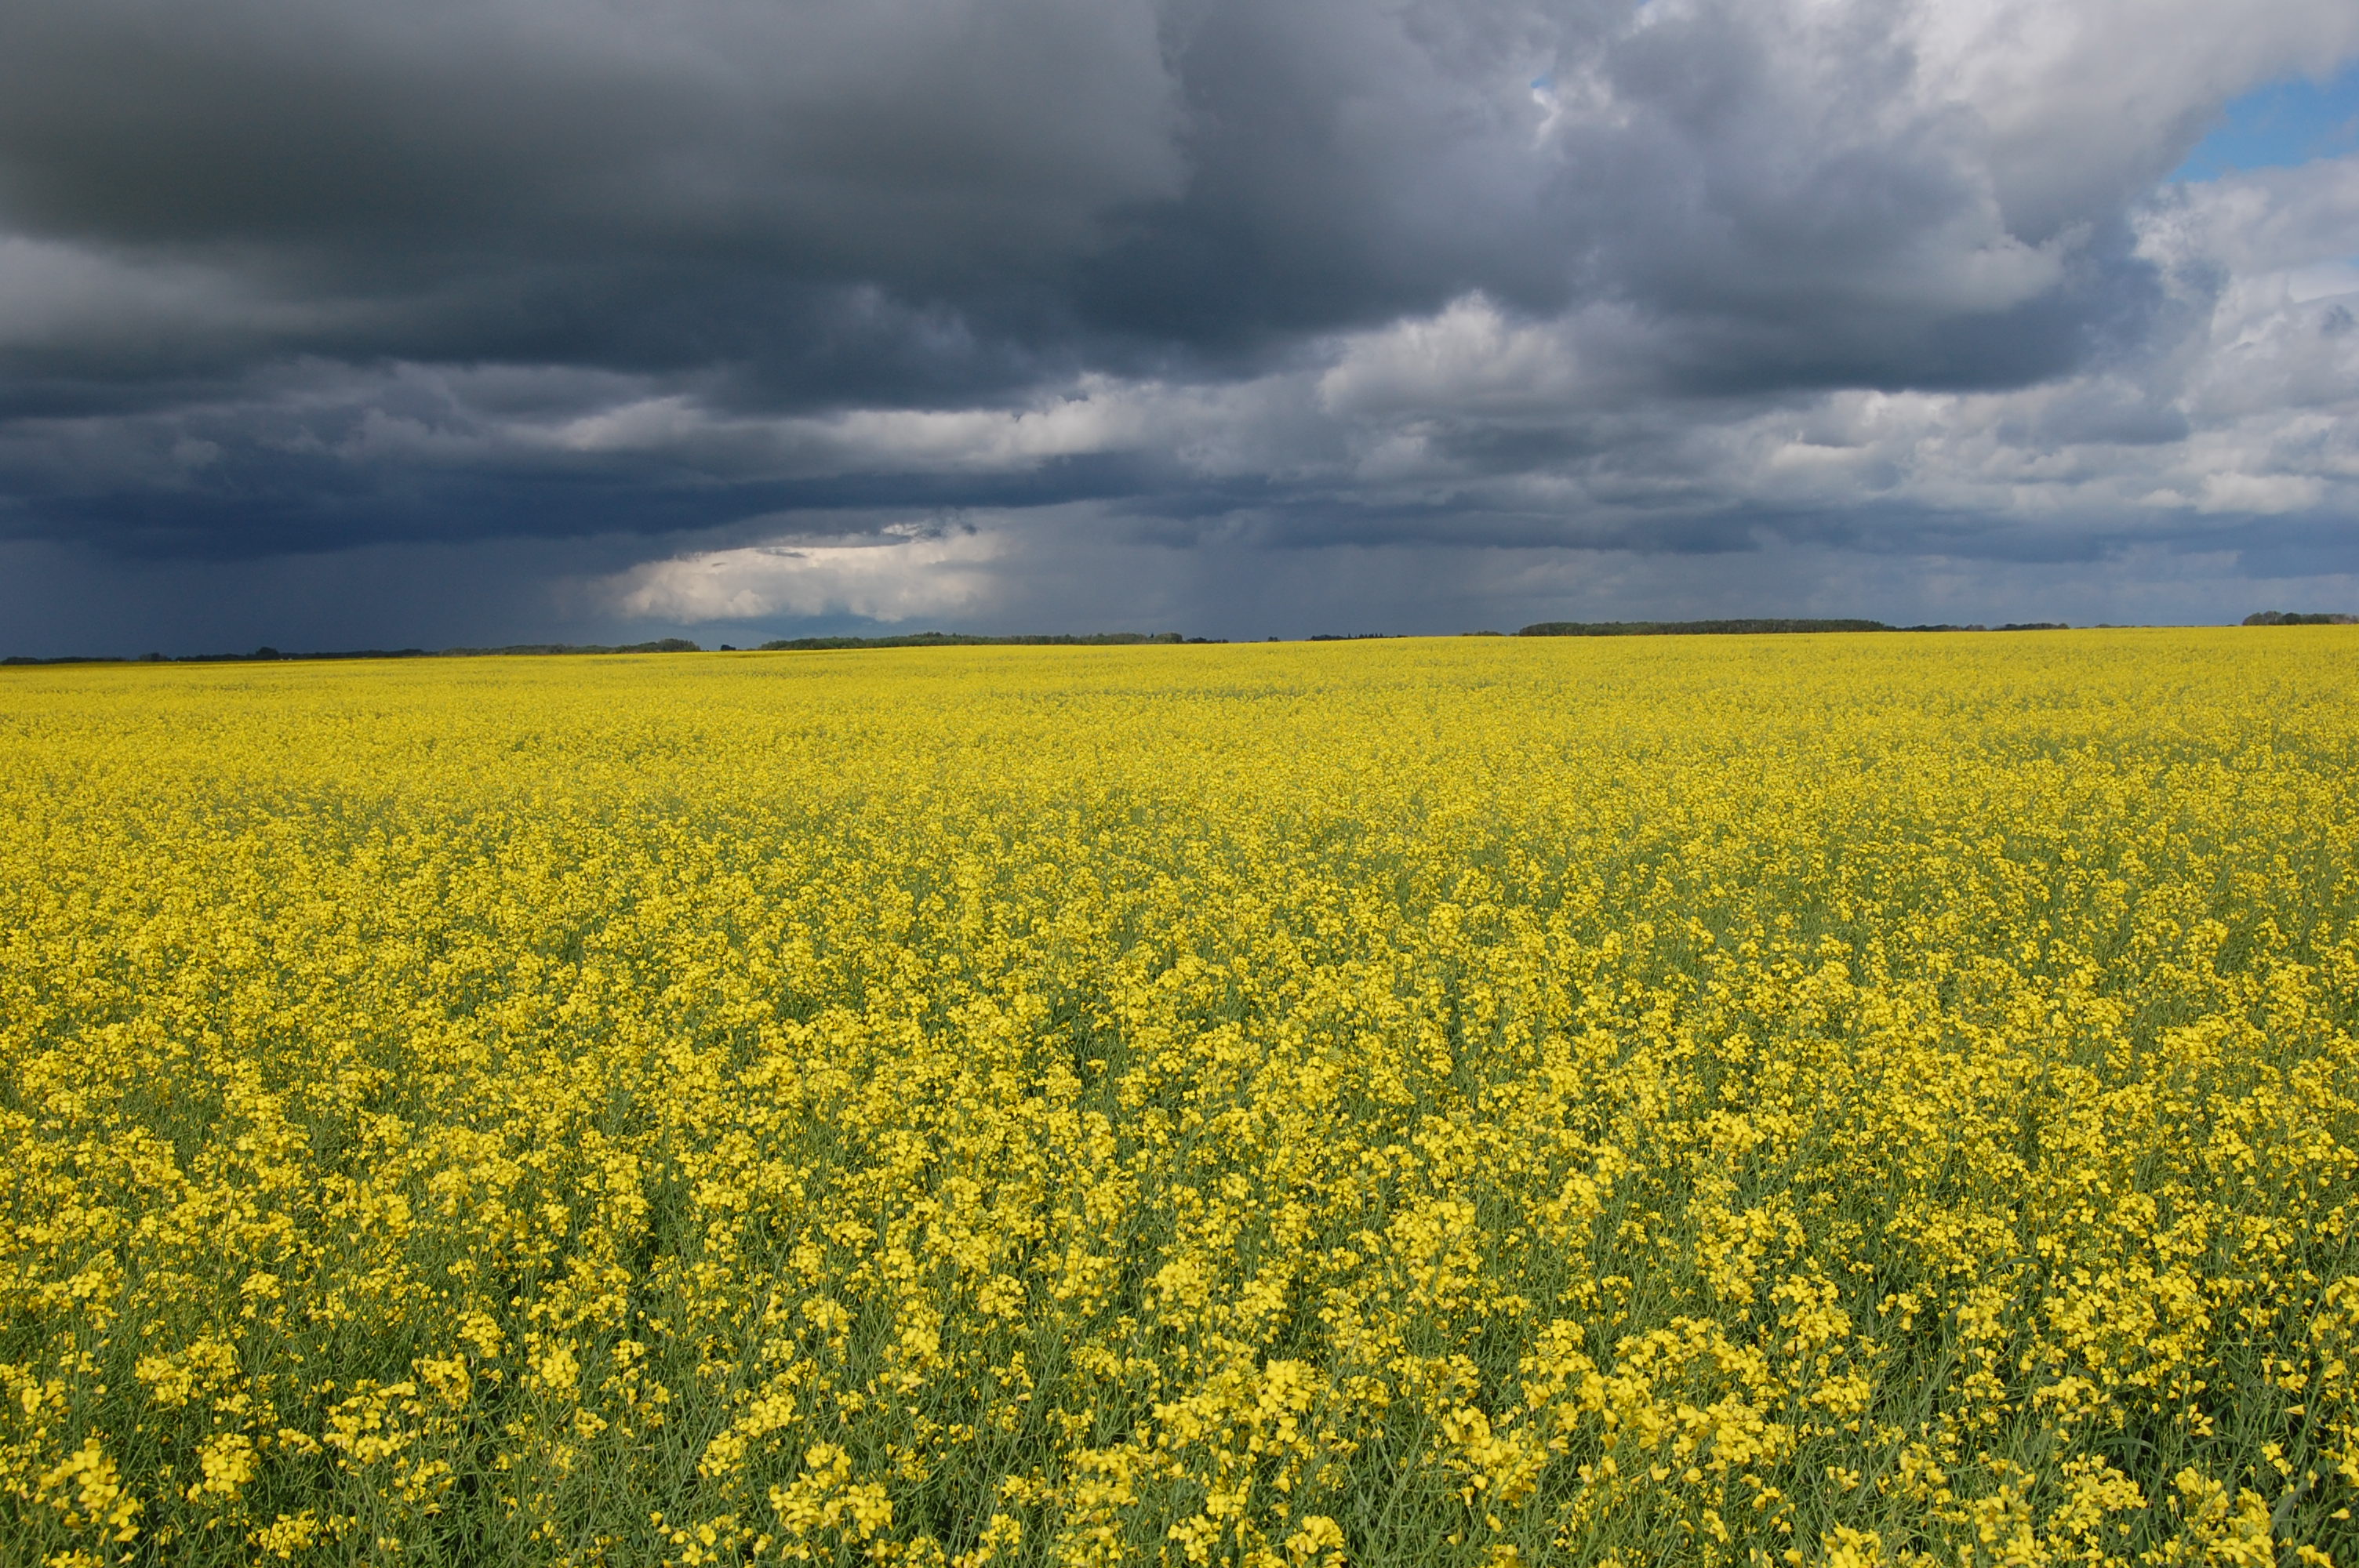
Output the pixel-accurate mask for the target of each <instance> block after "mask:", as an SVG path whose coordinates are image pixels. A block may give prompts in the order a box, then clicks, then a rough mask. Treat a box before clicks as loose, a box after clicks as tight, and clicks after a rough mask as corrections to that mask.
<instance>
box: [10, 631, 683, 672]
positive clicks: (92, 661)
mask: <svg viewBox="0 0 2359 1568" xmlns="http://www.w3.org/2000/svg"><path fill="white" fill-rule="evenodd" d="M701 652H703V650H702V649H701V648H700V647H698V646H697V645H696V644H695V643H691V642H690V641H689V640H688V639H687V638H685V637H659V638H658V639H657V640H656V641H654V642H652V643H611V644H610V643H509V644H508V645H507V646H506V647H504V648H339V649H335V650H332V651H324V652H320V653H311V654H283V653H280V652H279V651H278V650H277V649H276V648H272V647H261V648H256V649H255V650H254V652H252V653H250V654H140V655H139V656H138V657H137V658H136V659H125V658H121V657H118V656H116V655H114V654H63V655H60V657H57V658H53V659H32V658H27V657H26V656H25V655H23V654H15V655H12V656H11V657H8V658H5V659H0V665H252V664H271V663H277V662H282V661H286V660H290V659H305V660H309V659H484V658H496V657H499V656H502V655H505V654H697V653H701Z"/></svg>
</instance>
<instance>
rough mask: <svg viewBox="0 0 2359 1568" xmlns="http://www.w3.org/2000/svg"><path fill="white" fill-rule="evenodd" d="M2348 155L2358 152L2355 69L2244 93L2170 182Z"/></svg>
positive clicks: (2358, 68)
mask: <svg viewBox="0 0 2359 1568" xmlns="http://www.w3.org/2000/svg"><path fill="white" fill-rule="evenodd" d="M2352 152H2359V64H2354V65H2353V66H2351V67H2349V68H2348V69H2346V70H2343V72H2342V74H2340V75H2339V76H2334V77H2332V78H2329V79H2328V80H2326V81H2310V80H2309V79H2307V78H2301V77H2297V78H2296V79H2294V80H2293V81H2280V82H2276V83H2274V84H2272V85H2270V86H2267V87H2264V88H2262V89H2261V90H2260V91H2258V92H2247V93H2246V94H2245V96H2243V97H2242V98H2239V99H2237V100H2236V101H2235V102H2234V103H2231V104H2229V105H2228V107H2227V109H2226V110H2225V111H2224V112H2223V114H2222V115H2221V117H2220V123H2219V124H2217V125H2215V126H2213V127H2212V134H2211V135H2208V136H2205V137H2204V138H2203V140H2202V141H2201V142H2199V143H2198V144H2196V147H2195V150H2194V151H2193V152H2191V153H2190V154H2188V155H2187V161H2186V162H2184V163H2182V164H2180V166H2179V168H2177V169H2175V170H2173V171H2172V173H2171V176H2170V178H2172V179H2174V180H2201V179H2217V178H2220V177H2221V176H2222V175H2223V174H2234V173H2235V172H2237V171H2239V170H2243V169H2255V168H2292V167H2294V166H2296V165H2299V164H2305V163H2309V162H2310V160H2312V159H2313V158H2321V157H2340V156H2342V155H2343V154H2345V153H2352Z"/></svg>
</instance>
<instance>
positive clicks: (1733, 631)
mask: <svg viewBox="0 0 2359 1568" xmlns="http://www.w3.org/2000/svg"><path fill="white" fill-rule="evenodd" d="M1897 629H1898V628H1897V627H1892V626H1886V624H1885V623H1884V622H1881V621H1542V622H1538V623H1537V624H1535V625H1531V626H1527V627H1525V628H1524V629H1523V630H1522V631H1520V632H1518V633H1516V635H1517V636H1518V637H1722V636H1731V637H1734V636H1752V635H1755V634H1756V633H1764V632H1891V631H1897Z"/></svg>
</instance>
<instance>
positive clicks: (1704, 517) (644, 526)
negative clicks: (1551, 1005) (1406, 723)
mask: <svg viewBox="0 0 2359 1568" xmlns="http://www.w3.org/2000/svg"><path fill="white" fill-rule="evenodd" d="M2354 56H2359V12H2354V10H2353V9H2352V8H2351V7H2350V6H2349V5H2344V4H2340V3H2333V0H2272V3H2265V4H2258V5H2251V6H2245V7H2238V8H2228V7H2222V6H2219V5H2215V4H2212V3H2210V0H2178V3H2173V4H2165V5H2156V4H2154V3H2152V0H2139V3H2136V4H2133V3H2132V0H2074V3H2071V4H2066V5H2056V4H2044V5H2033V4H2029V3H2017V0H1980V3H1973V4H1968V3H1962V0H1958V3H1946V4H1938V5H1928V4H1901V3H1897V0H1772V3H1770V4H1757V3H1747V4H1740V3H1738V0H1647V4H1643V5H1636V6H1632V5H1627V4H1624V3H1618V0H1617V3H1615V4H1611V5H1606V4H1595V5H1593V4H1585V3H1569V4H1524V3H1517V0H1452V3H1449V4H1440V3H1414V0H1413V3H1406V4H1399V5H1388V6H1383V7H1375V6H1368V5H1357V4H1344V3H1343V0H1333V3H1328V0H1278V3H1276V4H1272V3H1269V0H1256V3H1247V0H1169V3H1165V4H1148V3H1146V0H1136V3H1132V0H1114V3H1110V4H1109V3H1105V0H1090V3H1089V4H1081V3H1078V0H989V3H984V0H919V3H917V4H911V5H885V6H866V7H850V8H846V7H842V6H836V5H821V4H818V3H816V0H784V3H779V4H770V5H761V6H749V5H741V4H737V3H736V0H682V3H681V4H679V5H674V6H670V7H667V8H666V9H664V10H663V11H661V12H660V13H658V12H652V11H647V10H646V9H645V8H644V7H642V8H637V9H633V8H630V7H618V6H613V5H605V4H603V3H597V4H593V3H591V0H509V3H503V4H493V5H474V6H464V7H461V6H429V7H424V8H420V7H408V8H406V9H405V8H400V7H396V8H391V9H387V8H385V7H381V6H379V7H366V6H360V5H344V4H341V3H338V0H329V3H325V4H321V3H317V0H313V3H307V4H306V5H300V6H299V5H293V4H291V0H230V3H229V4H227V5H219V6H212V7H208V8H206V9H205V10H203V11H202V12H201V13H200V12H192V11H190V10H189V9H188V8H186V7H173V6H168V5H162V4H160V3H159V0H78V3H76V4H73V5H65V4H61V3H53V0H28V3H27V4H25V5H17V6H13V7H11V8H10V9H9V11H8V13H7V15H6V16H5V18H0V563H5V564H6V565H7V566H8V568H9V580H8V581H6V582H5V583H0V617H6V618H7V622H6V623H7V624H8V625H9V626H11V627H13V628H15V631H14V633H13V634H12V640H13V642H14V643H17V644H24V646H22V647H21V648H20V647H12V648H11V649H9V650H6V651H37V652H38V651H59V649H58V647H57V644H58V643H60V640H62V641H63V642H66V643H75V644H78V645H79V644H81V643H86V642H88V641H89V639H92V638H95V639H98V640H99V643H121V642H123V641H124V640H125V639H129V640H131V641H143V642H144V641H166V640H169V639H172V638H178V639H181V640H183V641H184V642H192V643H198V644H201V645H231V644H234V643H237V642H239V641H242V640H244V639H245V638H246V637H247V636H249V635H251V636H252V637H254V638H255V640H271V641H276V642H279V643H294V642H300V641H304V640H305V639H303V638H301V637H299V636H298V635H296V633H295V632H294V631H292V630H288V629H285V628H290V627H295V626H300V627H305V628H311V629H314V635H313V636H312V638H311V639H310V640H311V641H312V642H314V643H336V642H339V641H342V642H366V641H381V640H386V639H387V638H388V637H389V638H391V639H393V640H398V641H421V640H430V639H432V638H434V637H436V636H444V637H445V638H446V640H451V641H479V640H486V639H498V638H503V637H505V636H507V635H510V634H513V635H516V636H518V637H523V636H528V635H529V636H538V635H550V634H564V633H567V632H568V631H569V630H571V631H577V632H578V633H580V634H582V635H583V636H589V635H593V634H601V635H603V634H620V633H622V632H624V631H626V630H630V629H634V628H641V629H650V630H652V629H657V628H663V629H680V628H690V627H701V628H706V629H707V630H708V631H709V632H712V633H717V634H720V635H728V634H730V633H733V632H735V633H742V636H741V640H745V639H751V638H754V637H757V636H758V635H760V634H762V633H765V632H782V631H788V630H793V629H796V628H799V627H803V626H806V625H817V624H821V623H826V624H830V625H834V624H839V623H842V624H850V623H853V622H883V623H891V624H908V623H913V622H927V623H936V624H955V625H973V626H976V627H978V628H990V629H1023V630H1093V629H1098V628H1099V627H1100V626H1111V625H1114V624H1124V625H1139V626H1145V627H1149V628H1150V629H1161V628H1163V627H1166V626H1172V627H1179V628H1181V629H1185V630H1189V631H1202V632H1208V633H1213V634H1229V635H1246V634H1256V635H1257V634H1264V633H1265V630H1266V633H1284V634H1300V633H1305V632H1310V631H1318V630H1347V629H1348V630H1377V629H1384V630H1446V629H1454V628H1455V627H1456V626H1458V625H1459V624H1461V623H1463V624H1495V623H1501V622H1513V621H1514V620H1516V619H1517V617H1518V616H1522V617H1525V618H1528V619H1539V618H1544V617H1547V616H1549V615H1552V614H1557V613H1571V612H1576V611H1577V612H1581V613H1613V612H1616V611H1621V612H1626V613H1630V614H1660V613H1674V612H1682V611H1691V612H1695V613H1721V612H1756V613H1784V612H1798V613H1799V612H1806V611H1823V612H1828V613H1867V614H1884V615H1888V616H1894V617H1898V618H1918V617H1920V616H1921V617H1922V618H1936V619H1941V618H1954V619H1984V618H2027V617H2029V616H2031V615H2033V614H2035V613H2038V614H2043V615H2055V614H2058V613H2059V612H2060V611H2061V612H2067V613H2065V618H2071V619H2076V620H2096V619H2114V620H2133V619H2153V618H2164V619H2172V618H2179V619H2217V618H2222V617H2223V616H2232V615H2234V614H2239V613H2242V612H2243V611H2245V610H2247V609H2251V608H2259V607H2260V606H2259V605H2258V604H2256V603H2249V602H2246V600H2250V599H2252V598H2253V597H2254V596H2255V595H2258V594H2264V593H2276V594H2277V595H2278V596H2279V597H2290V598H2291V599H2299V600H2302V601H2303V603H2304V604H2307V602H2308V600H2310V599H2319V598H2321V596H2328V597H2331V596H2334V595H2338V594H2339V595H2343V596H2344V597H2346V598H2347V597H2349V596H2350V588H2351V582H2352V574H2353V573H2354V571H2359V543H2354V535H2353V531H2352V526H2351V521H2352V519H2353V518H2354V515H2359V507H2354V503H2359V436H2354V431H2359V421H2354V416H2359V330H2354V319H2359V260H2354V258H2359V157H2342V158H2335V159H2322V160H2320V161H2316V162H2312V163H2310V164H2308V165H2306V166H2303V167H2300V168H2288V169H2278V170H2267V171H2260V172H2256V173H2251V174H2243V175H2231V176H2227V177H2224V178H2218V179H2214V180H2211V181H2208V182H2205V183H2201V184H2194V185H2179V184H2166V183H2163V180H2164V177H2165V176H2166V175H2167V174H2168V173H2169V171H2170V170H2171V169H2173V168H2176V167H2178V165H2179V164H2180V161H2181V160H2182V159H2183V158H2185V157H2186V156H2187V154H2188V152H2189V150H2190V147H2192V146H2194V145H2195V144H2196V142H2197V141H2198V140H2199V139H2200V138H2201V135H2203V133H2204V131H2205V129H2206V128H2207V127H2208V126H2209V125H2210V124H2212V123H2213V122H2214V121H2215V119H2216V117H2217V116H2218V114H2219V113H2220V111H2221V109H2222V107H2223V105H2224V104H2225V103H2228V102H2229V101H2231V100H2232V99H2234V97H2235V96H2237V95H2238V94H2240V93H2242V92H2246V91H2248V90H2250V89H2252V88H2254V87H2256V86H2257V85H2260V84H2262V83H2265V82H2267V81H2273V80H2277V79H2280V78H2282V77H2284V76H2286V75H2288V73H2291V72H2294V71H2297V70H2332V68H2333V67H2334V66H2335V65H2336V64H2337V63H2338V62H2340V61H2343V60H2345V59H2351V58H2353V57H2354ZM461 558H464V559H467V560H470V561H473V562H474V563H475V565H474V567H473V568H471V569H473V571H474V572H475V574H476V576H475V578H474V579H472V580H471V582H470V584H469V587H468V589H467V590H466V591H465V592H463V593H462V592H458V591H457V590H455V589H453V588H452V587H451V582H450V579H449V576H448V573H447V571H446V570H444V569H443V568H441V567H438V566H435V565H434V564H433V563H436V562H440V563H444V565H445V566H447V564H448V563H449V562H451V561H453V560H458V559H461ZM363 561H366V562H371V563H375V565H374V566H373V567H371V568H369V569H365V570H364V569H360V568H359V566H358V565H357V563H360V562H363ZM171 582H179V583H182V584H190V583H197V582H202V583H205V584H207V585H210V586H209V589H208V592H207V594H206V595H205V596H203V598H204V601H205V602H206V603H209V604H210V605H212V607H213V608H212V610H211V611H206V610H204V609H202V608H201V607H199V608H193V609H192V608H190V606H189V605H187V604H186V603H185V602H182V601H180V600H174V598H173V596H172V595H171V594H170V593H168V592H166V591H165V590H163V589H160V588H158V586H157V585H158V584H164V583H171ZM185 598H186V596H185V595H183V596H181V599H182V600H185ZM2032 600H2041V602H2040V603H2038V604H2034V603H2033V602H2031V601H2032ZM2272 602H2274V600H2272ZM171 604H177V606H178V607H177V608H171V609H169V610H167V608H166V607H167V606H168V605H171ZM2297 607H2299V606H2297ZM2332 607H2334V608H2343V607H2345V606H2343V604H2341V603H2340V602H2338V603H2336V604H2335V605H2333V606H2332ZM2350 607H2352V608H2359V605H2354V606H2350ZM274 617H276V619H275V620H274V619H273V618H274ZM402 626H414V627H416V628H418V630H416V631H415V632H411V633H404V632H403V631H402V630H401V629H400V628H401V627H402ZM443 626H447V627H449V628H450V632H449V633H435V632H431V631H429V630H428V628H429V627H443ZM340 632H342V633H349V634H348V635H339V633H340ZM34 644H38V645H34ZM93 645H95V644H93Z"/></svg>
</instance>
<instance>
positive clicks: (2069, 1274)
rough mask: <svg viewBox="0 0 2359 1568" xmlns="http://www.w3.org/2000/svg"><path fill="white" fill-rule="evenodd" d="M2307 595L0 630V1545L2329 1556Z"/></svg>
mask: <svg viewBox="0 0 2359 1568" xmlns="http://www.w3.org/2000/svg"><path fill="white" fill-rule="evenodd" d="M2354 781H2359V634H2354V635H2346V634H2344V633H2342V632H2340V631H2338V630H2335V629H2332V628H2328V629H2313V628H2301V629H2294V630H2287V631H2282V632H2280V631H2239V632H2234V633H2224V632H2223V633H2206V632H2176V633H2172V632H2152V633H2061V634H2052V635H2051V634H2034V633H2025V634H2017V635H2010V636H2007V637H1998V636H1983V637H1971V636H1942V635H1923V636H1917V637H1908V638H1901V637H1865V636H1854V637H1836V638H1819V637H1783V638H1760V639H1746V638H1720V639H1629V640H1599V641H1587V640H1561V641H1554V640H1551V641H1541V640H1531V641H1521V640H1505V641H1495V640H1473V639H1469V640H1452V641H1446V642H1444V641H1426V642H1418V641H1404V642H1392V643H1352V644H1316V645H1301V644H1296V645H1287V646H1277V647H1190V648H1184V649H1183V648H1176V647H1142V648H1107V649H1049V648H1038V649H1036V648H1005V649H973V650H956V651H940V650H912V651H908V652H898V653H867V654H767V655H765V654H746V655H727V654H705V655H696V656H674V657H647V658H635V659H592V658H575V659H565V660H542V661H535V660H482V661H451V662H442V661H422V662H411V663H398V664H396V663H383V664H357V663H356V664H350V665H229V666H213V667H198V666H185V665H184V666H167V667H160V668H140V667H125V668H79V669H59V668H53V667H44V668H40V669H36V670H22V671H10V672H7V673H6V674H5V676H0V1204H5V1209H0V1249H5V1258H0V1560H5V1562H7V1563H41V1562H46V1563H52V1564H57V1565H60V1568H63V1565H67V1564H73V1565H95V1564H99V1563H116V1562H122V1563H249V1562H256V1561H260V1562H276V1561H288V1562H300V1563H358V1562H370V1563H396V1562H399V1563H451V1564H462V1563H464V1564H484V1563H585V1564H586V1563H610V1564H614V1565H616V1568H624V1565H632V1568H636V1565H640V1564H653V1563H679V1564H703V1563H769V1562H799V1563H846V1564H848V1563H854V1562H869V1563H905V1564H910V1565H913V1568H951V1565H956V1568H983V1565H984V1564H994V1563H1006V1564H1016V1563H1039V1564H1057V1565H1060V1568H1061V1565H1073V1568H1079V1565H1082V1564H1099V1563H1103V1564H1114V1563H1167V1564H1171V1565H1173V1568H1180V1565H1182V1564H1215V1563H1217V1564H1235V1565H1243V1568H1310V1565H1317V1568H1341V1565H1343V1564H1345V1563H1358V1564H1380V1563H1382V1564H1392V1563H1397V1564H1411V1563H1414V1564H1419V1565H1420V1568H1422V1565H1429V1564H1438V1565H1453V1564H1463V1565H1467V1568H1474V1565H1478V1564H1479V1565H1492V1568H1497V1565H1504V1564H1538V1563H1568V1564H1570V1563H1610V1564H1616V1565H1619V1568H1641V1565H1642V1564H1657V1563H1679V1564H1689V1563H1692V1564H1700V1565H1706V1568H1717V1565H1721V1564H1726V1565H1730V1568H1739V1565H1742V1568H1794V1565H1801V1564H1820V1563H1824V1564H1829V1565H1844V1568H1849V1565H1854V1564H1886V1563H1891V1564H1910V1565H1923V1568H1931V1565H1933V1564H1940V1565H1942V1568H1982V1565H1984V1564H1998V1563H2007V1564H2033V1563H2057V1564H2062V1563H2078V1564H2091V1565H2099V1564H2120V1565H2125V1568H2126V1565H2132V1564H2135V1565H2138V1568H2147V1565H2154V1568H2162V1565H2169V1564H2182V1563H2221V1564H2248V1565H2251V1568H2289V1565H2291V1564H2294V1563H2307V1564H2312V1565H2316V1568H2328V1565H2330V1564H2332V1563H2341V1564H2343V1568H2359V1527H2354V1522H2353V1511H2352V1510H2353V1509H2354V1506H2355V1505H2359V853H2354V851H2359V784H2354Z"/></svg>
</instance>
